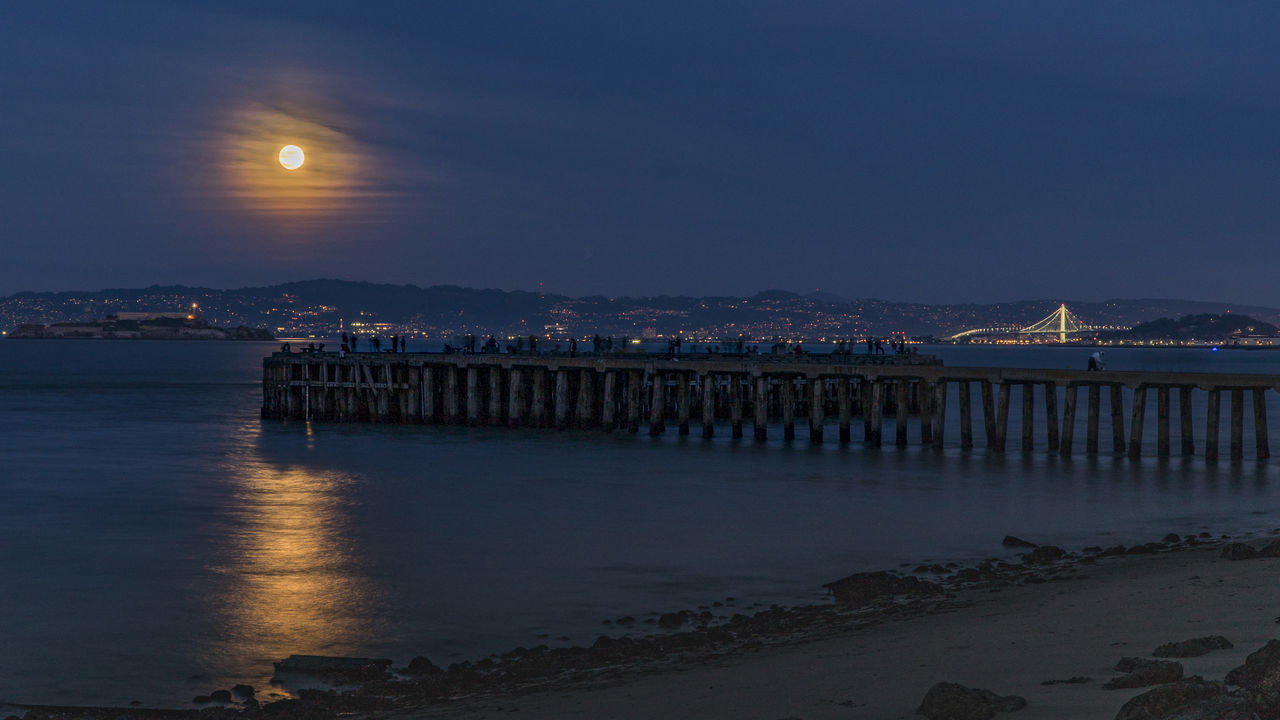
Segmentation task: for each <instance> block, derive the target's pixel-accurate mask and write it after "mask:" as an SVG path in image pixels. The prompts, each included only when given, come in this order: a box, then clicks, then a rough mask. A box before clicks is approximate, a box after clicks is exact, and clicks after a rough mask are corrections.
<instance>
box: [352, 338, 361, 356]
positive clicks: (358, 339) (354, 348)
mask: <svg viewBox="0 0 1280 720" xmlns="http://www.w3.org/2000/svg"><path fill="white" fill-rule="evenodd" d="M359 342H360V336H359V335H356V334H355V333H351V352H358V349H357V348H356V345H357V344H358V343H359Z"/></svg>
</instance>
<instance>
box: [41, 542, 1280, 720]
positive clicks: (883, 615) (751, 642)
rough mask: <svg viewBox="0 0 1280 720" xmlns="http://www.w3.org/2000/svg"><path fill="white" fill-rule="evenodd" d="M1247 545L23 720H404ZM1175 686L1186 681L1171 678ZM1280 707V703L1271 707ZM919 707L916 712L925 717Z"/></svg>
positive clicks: (931, 568) (977, 573) (368, 666)
mask: <svg viewBox="0 0 1280 720" xmlns="http://www.w3.org/2000/svg"><path fill="white" fill-rule="evenodd" d="M1277 533H1280V531H1272V533H1271V534H1273V535H1274V534H1277ZM1248 540H1249V542H1242V539H1241V538H1231V537H1228V536H1218V537H1212V536H1209V534H1208V533H1201V534H1199V535H1197V536H1178V535H1175V534H1170V535H1167V536H1165V537H1164V538H1163V539H1162V540H1161V541H1159V542H1151V543H1145V544H1141V545H1137V546H1132V547H1125V546H1113V547H1108V548H1104V547H1100V546H1095V547H1088V548H1084V549H1082V550H1080V551H1079V552H1068V551H1066V550H1063V549H1062V548H1058V547H1054V546H1037V545H1035V544H1033V543H1029V542H1026V541H1023V540H1019V539H1018V538H1012V537H1006V538H1005V541H1004V544H1005V546H1006V547H1010V548H1018V549H1024V550H1026V552H1025V553H1023V554H1022V555H1021V560H1020V561H1019V562H1010V561H999V560H992V561H987V562H982V563H979V564H977V565H974V566H970V567H958V566H955V565H954V564H951V565H921V566H919V567H916V568H915V570H914V572H912V573H910V574H906V573H896V572H884V571H881V572H868V573H857V574H855V575H851V576H848V577H845V578H841V579H839V580H836V581H833V582H831V583H828V584H827V585H826V586H825V587H826V588H827V589H828V590H830V591H831V593H832V595H833V597H834V602H833V603H831V604H822V605H804V606H797V607H781V606H773V607H770V608H768V609H765V610H761V611H759V612H756V613H753V614H750V615H748V614H742V613H738V614H734V615H732V616H728V617H725V616H723V615H716V614H715V613H716V612H724V611H725V610H724V608H723V605H722V606H721V607H717V608H714V611H715V612H713V611H712V609H710V608H708V609H701V610H699V611H694V610H686V611H682V612H678V613H668V614H666V615H663V616H661V617H660V618H659V619H658V625H659V626H660V627H663V628H665V629H672V628H680V627H686V626H687V627H688V628H689V629H687V630H683V631H678V632H671V633H666V634H655V635H646V636H642V637H631V636H628V635H623V636H620V637H618V636H607V635H601V636H600V637H599V638H597V640H596V641H595V642H594V643H592V644H591V645H590V646H586V647H564V648H548V647H546V646H537V647H533V648H524V647H520V648H516V649H514V650H511V651H509V652H507V653H505V654H502V655H500V656H497V657H490V658H486V659H483V660H480V661H476V662H462V663H456V664H453V665H450V666H448V667H444V668H442V667H438V666H436V665H435V664H434V663H432V662H431V661H429V660H428V659H426V658H423V657H418V658H414V659H413V660H412V661H411V662H409V663H408V664H407V665H406V666H405V667H403V668H396V669H394V670H393V669H392V668H390V665H391V663H390V661H383V660H372V659H354V658H346V659H341V658H330V659H325V658H318V659H314V662H313V661H308V660H305V659H304V660H303V662H311V663H312V664H311V665H310V666H309V668H308V667H303V668H302V672H305V673H309V674H311V675H313V676H319V677H323V678H324V680H325V681H326V682H327V683H329V684H330V685H331V687H332V689H326V690H314V689H313V690H299V691H296V692H295V693H293V694H294V695H295V696H296V697H295V698H292V699H287V700H278V701H275V702H269V703H263V704H259V703H258V701H257V700H256V699H254V691H253V689H252V688H249V687H247V686H237V687H235V688H231V689H225V690H220V691H215V692H211V693H210V695H208V696H202V697H198V698H195V699H194V700H195V701H197V702H199V703H201V704H206V703H214V704H213V705H212V706H208V707H202V708H198V709H196V708H193V709H185V710H183V709H175V710H159V709H145V708H78V707H53V706H31V707H24V709H25V710H26V715H25V716H26V718H27V720H55V719H58V720H64V719H65V720H72V719H86V720H87V719H93V720H97V719H98V718H102V719H104V720H105V719H107V718H110V719H111V720H122V719H127V718H139V719H142V718H210V719H215V718H227V719H228V720H230V719H231V718H249V719H252V718H258V717H263V718H284V719H288V718H322V717H336V716H343V717H357V718H358V717H380V716H387V715H401V714H405V713H409V712H413V711H416V710H423V709H427V708H436V707H448V706H450V705H456V704H461V703H465V702H470V701H474V700H476V699H479V698H498V697H505V696H518V695H521V694H526V693H530V692H538V691H545V690H570V689H574V688H582V687H598V686H600V685H601V684H609V683H618V682H621V681H623V680H626V679H628V678H635V677H639V676H643V675H650V674H655V673H661V672H663V671H665V670H670V669H675V668H681V667H687V666H689V665H691V664H698V663H705V662H707V661H710V660H713V659H716V658H721V657H731V656H739V655H743V654H747V653H752V652H755V651H759V650H761V649H763V648H766V647H770V646H784V645H797V644H803V643H806V642H810V641H817V640H823V639H829V638H832V637H838V636H841V635H847V634H850V633H854V632H857V631H859V630H863V629H865V628H868V627H871V626H874V625H879V624H883V623H888V622H893V621H897V620H907V619H911V618H919V617H921V616H925V615H931V614H938V613H948V612H952V611H955V610H959V609H962V608H965V607H969V606H970V605H971V604H972V602H971V601H970V600H967V599H965V596H966V595H968V596H970V597H972V595H973V593H974V592H984V593H998V592H1001V591H1003V590H1005V589H1009V588H1014V587H1018V586H1031V585H1039V584H1045V583H1062V582H1069V581H1071V580H1073V579H1077V578H1085V577H1087V572H1088V570H1089V569H1090V568H1091V567H1094V566H1096V565H1098V564H1099V563H1106V562H1108V561H1110V560H1111V559H1115V558H1123V557H1129V556H1135V555H1152V554H1158V553H1171V552H1180V551H1181V552H1185V551H1189V550H1205V549H1208V548H1215V549H1218V550H1219V553H1220V555H1221V557H1223V558H1226V559H1228V560H1242V559H1252V558H1258V557H1280V540H1275V541H1273V542H1270V543H1263V542H1260V538H1259V537H1253V538H1251V539H1248ZM620 620H625V619H620ZM622 625H623V626H625V625H626V623H625V622H624V623H622ZM1278 657H1280V655H1278ZM291 661H294V662H297V661H295V659H294V658H290V659H289V660H286V661H282V662H281V663H277V666H278V669H280V670H286V669H288V670H294V671H297V670H298V669H299V668H298V667H297V666H296V665H295V666H292V667H291V666H290V665H289V664H288V663H290V662H291ZM1155 662H1160V661H1155ZM282 665H283V666H284V667H281V666H282ZM1138 665H1142V663H1138V662H1137V661H1135V662H1134V663H1133V666H1134V667H1135V668H1137V667H1138ZM1141 669H1142V671H1143V672H1150V673H1152V676H1153V677H1157V678H1162V679H1169V678H1171V675H1169V668H1168V666H1156V667H1155V669H1154V670H1153V669H1152V668H1151V667H1148V666H1146V665H1143V667H1142V668H1141ZM1162 673H1163V674H1162ZM1172 680H1174V681H1178V682H1183V681H1182V680H1181V679H1180V676H1179V678H1173V679H1172ZM1089 681H1091V679H1089V678H1072V679H1069V680H1061V681H1054V682H1062V683H1075V682H1089ZM1186 682H1190V681H1189V680H1188V681H1186ZM1130 687H1136V686H1130ZM1162 687H1163V686H1162ZM926 690H929V689H928V688H921V691H920V692H921V694H924V693H925V691H926ZM976 692H979V693H982V692H989V691H976ZM1198 692H1199V693H1200V695H1204V696H1205V697H1208V696H1209V695H1211V694H1212V693H1209V692H1207V691H1203V689H1200V690H1199V691H1198ZM1224 692H1225V690H1224ZM943 694H944V695H947V693H943ZM953 694H954V693H953ZM1193 694H1194V693H1193ZM948 696H949V695H948ZM1213 697H1218V695H1213ZM1277 705H1278V706H1280V701H1278V702H1277ZM923 710H924V708H923V706H922V709H921V712H922V713H923ZM938 717H948V716H947V715H938ZM1133 717H1140V716H1138V715H1135V716H1133ZM1153 717H1159V716H1153ZM1205 717H1206V718H1207V717H1210V716H1207V715H1206V716H1205Z"/></svg>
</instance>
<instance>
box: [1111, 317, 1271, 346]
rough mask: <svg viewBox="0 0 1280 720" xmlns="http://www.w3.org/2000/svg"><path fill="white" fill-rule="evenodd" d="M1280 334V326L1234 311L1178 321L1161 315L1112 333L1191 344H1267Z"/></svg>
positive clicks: (1179, 319) (1115, 336) (1124, 338)
mask: <svg viewBox="0 0 1280 720" xmlns="http://www.w3.org/2000/svg"><path fill="white" fill-rule="evenodd" d="M1277 336H1280V328H1277V327H1276V326H1275V325H1272V324H1271V323H1269V322H1263V321H1262V320H1257V319H1255V318H1252V317H1249V316H1248V315H1238V314H1232V313H1219V314H1211V313H1206V314H1201V315H1184V316H1182V317H1180V318H1178V319H1177V320H1174V319H1173V318H1160V319H1158V320H1151V321H1149V322H1144V323H1139V324H1137V325H1135V326H1133V328H1131V329H1129V330H1125V331H1122V332H1116V333H1111V334H1110V337H1114V338H1116V339H1123V340H1148V341H1150V340H1175V341H1179V342H1187V343H1197V342H1198V343H1212V344H1220V343H1225V344H1232V343H1235V344H1250V345H1254V344H1266V345H1270V344H1271V343H1270V342H1262V341H1267V340H1272V339H1275V338H1276V337H1277Z"/></svg>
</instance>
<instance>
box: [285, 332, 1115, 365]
mask: <svg viewBox="0 0 1280 720" xmlns="http://www.w3.org/2000/svg"><path fill="white" fill-rule="evenodd" d="M341 338H342V344H341V346H340V353H341V354H342V355H343V356H344V357H345V356H346V354H347V353H355V352H362V351H363V352H375V353H377V352H388V353H403V352H406V347H407V343H406V340H405V337H404V336H403V335H391V336H390V337H389V338H388V340H387V342H386V344H385V346H384V343H383V339H382V338H381V337H379V336H378V335H369V336H368V337H361V336H360V335H358V334H356V333H345V332H344V333H342V335H341ZM479 340H480V338H479V337H477V336H476V335H475V334H473V333H467V334H466V335H465V336H463V338H462V341H461V342H460V343H459V344H457V345H455V344H453V343H449V342H446V343H444V346H443V348H442V351H443V354H445V355H453V354H461V355H475V354H484V355H497V354H503V353H505V354H507V355H539V354H553V355H559V354H562V353H567V354H568V355H569V357H577V356H578V353H579V345H578V340H577V339H576V338H571V339H570V340H569V341H568V343H567V347H566V344H563V343H554V344H553V345H552V347H551V348H550V349H548V350H539V347H538V344H539V339H538V336H537V335H528V336H516V337H514V338H509V339H508V342H507V343H506V344H505V345H502V344H500V343H499V341H498V338H497V336H496V335H492V334H491V335H489V336H488V337H487V338H485V339H484V341H483V342H480V341H479ZM587 342H590V343H591V348H590V350H588V351H586V352H588V353H590V354H592V355H605V354H613V353H618V352H626V351H627V349H628V346H629V345H631V344H632V343H633V341H632V340H631V338H629V337H628V336H626V335H623V336H622V337H621V338H619V339H617V340H615V339H614V337H613V336H612V335H610V336H602V335H600V334H598V333H597V334H596V335H594V336H592V338H591V339H590V340H589V341H587ZM636 342H637V343H638V341H636ZM865 342H866V346H867V350H866V355H868V356H876V355H885V354H886V352H885V343H886V342H887V343H888V346H889V348H890V350H891V351H892V353H893V354H895V355H909V354H912V353H914V352H915V348H909V347H908V346H907V342H906V339H905V338H902V339H896V338H894V337H890V338H888V340H887V341H886V340H882V339H880V338H875V337H867V338H866V340H865ZM857 344H858V343H857V342H855V341H853V340H840V341H838V342H837V343H836V345H835V348H834V349H832V350H831V351H829V352H828V353H824V354H829V355H834V356H852V355H855V354H856V353H855V351H854V347H855V346H856V345H857ZM699 347H703V348H704V350H703V352H705V353H706V354H713V355H725V356H737V357H749V356H755V355H759V354H760V346H759V345H748V344H746V343H745V342H744V341H742V340H734V341H729V342H724V343H719V344H714V345H704V346H698V345H693V344H686V343H685V341H684V340H683V339H682V338H679V337H676V338H672V339H670V340H668V341H667V348H666V355H667V357H680V356H683V355H693V354H698V353H699ZM365 348H367V350H366V349H365ZM281 350H282V351H283V352H291V348H290V346H289V344H288V343H285V344H284V346H283V347H282V348H281ZM323 350H324V345H323V344H322V345H320V346H319V347H317V346H316V344H315V343H311V344H310V346H309V347H308V348H306V349H304V350H303V352H308V351H310V352H322V351H323ZM769 353H770V354H771V355H773V356H791V355H794V356H796V357H802V356H806V355H809V354H810V351H809V350H806V349H805V347H804V345H803V344H802V343H796V344H794V345H792V344H790V343H787V342H785V341H781V340H780V341H778V342H776V343H774V344H773V345H772V346H770V348H769ZM1090 365H1091V367H1090V369H1091V370H1092V369H1095V368H1094V367H1093V361H1092V359H1091V362H1090ZM1097 369H1101V363H1100V362H1099V363H1098V364H1097Z"/></svg>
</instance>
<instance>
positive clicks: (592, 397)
mask: <svg viewBox="0 0 1280 720" xmlns="http://www.w3.org/2000/svg"><path fill="white" fill-rule="evenodd" d="M975 387H976V390H977V394H978V402H977V405H978V408H979V412H980V413H981V425H980V426H979V431H978V432H977V433H975V431H974V414H975V412H974V407H973V406H974V404H975V403H974V398H973V394H974V390H975ZM1275 389H1280V376H1278V375H1248V374H1229V373H1220V374H1206V373H1180V372H1131V371H1097V372H1094V371H1077V370H1051V369H1009V368H982V367H944V366H943V365H942V364H940V363H938V362H936V361H935V360H933V359H932V358H930V357H928V356H915V355H906V356H901V355H888V356H866V355H853V356H848V355H844V356H831V357H828V356H808V357H804V358H799V359H797V358H779V357H774V356H742V357H734V356H717V355H700V356H697V359H696V360H693V359H692V358H689V357H676V358H673V357H663V356H650V355H639V354H636V355H625V354H624V355H608V356H587V357H568V356H563V355H506V354H501V355H483V354H481V355H457V354H454V355H441V354H430V353H405V354H401V353H353V354H349V355H347V356H346V357H339V356H338V355H337V354H336V353H275V354H273V355H271V356H270V357H268V358H266V359H265V360H264V361H263V404H262V415H263V417H264V418H274V419H285V420H313V421H321V422H380V423H424V424H453V425H504V426H507V427H511V428H521V427H549V428H560V429H565V428H577V429H586V430H600V431H606V432H608V431H613V430H623V431H629V432H639V431H640V430H641V429H642V428H643V429H647V431H648V432H649V433H650V434H652V435H658V434H662V433H664V432H666V430H667V427H668V424H672V425H674V426H675V427H676V431H677V432H679V433H680V434H682V435H685V434H689V433H690V432H691V427H693V426H694V425H695V424H696V425H700V432H701V435H702V436H703V437H713V436H714V435H715V434H716V433H717V432H723V431H724V430H726V429H727V430H728V432H729V433H730V435H731V436H732V437H734V438H739V437H743V433H744V425H745V424H747V423H750V425H751V432H752V435H753V437H754V438H755V439H757V440H765V439H767V438H768V435H769V432H770V430H771V429H773V430H777V429H780V430H781V432H782V436H783V438H784V439H786V440H793V439H795V437H796V427H795V426H796V422H797V420H801V421H805V420H807V425H808V438H809V440H810V441H811V442H814V443H821V442H823V441H824V439H825V431H826V429H827V425H828V423H829V420H834V421H835V423H834V425H835V427H836V429H837V432H838V438H839V441H840V442H851V441H852V440H853V427H854V422H853V420H854V418H858V419H859V420H860V421H861V423H860V424H861V425H862V429H861V433H860V435H861V441H862V442H865V443H868V444H870V445H873V446H880V445H882V444H883V443H885V442H886V441H887V440H886V437H885V435H886V434H887V432H891V433H892V442H893V443H894V444H896V445H907V444H909V442H910V437H909V436H910V435H911V433H910V432H909V431H910V430H912V429H914V430H916V431H917V432H918V437H919V442H920V443H921V444H924V445H929V446H933V447H936V448H942V447H943V445H944V441H945V437H944V436H945V434H946V431H947V429H948V425H947V422H946V414H947V410H948V407H947V406H948V404H949V403H951V402H954V403H955V404H954V406H953V411H954V412H956V413H957V414H958V415H959V428H958V431H959V445H960V447H962V448H973V447H974V446H975V439H977V440H980V441H981V446H982V447H985V448H986V449H987V450H989V451H991V452H997V453H1003V452H1005V450H1006V447H1007V445H1008V438H1009V432H1010V425H1011V421H1010V404H1011V396H1012V395H1014V394H1016V395H1017V397H1018V404H1019V405H1020V415H1019V417H1018V418H1015V421H1016V431H1017V433H1018V436H1019V437H1018V439H1019V440H1020V444H1019V447H1020V448H1021V449H1022V450H1023V451H1028V452H1029V451H1033V450H1035V449H1036V448H1037V446H1040V447H1041V448H1042V449H1045V450H1047V451H1049V452H1054V453H1060V454H1062V455H1064V456H1065V455H1070V454H1072V453H1073V452H1075V451H1076V450H1077V448H1078V447H1079V442H1078V440H1077V438H1076V431H1077V427H1078V426H1079V425H1081V424H1082V425H1083V428H1082V429H1083V432H1084V442H1083V451H1084V452H1085V453H1088V454H1097V453H1099V452H1100V451H1101V450H1102V448H1103V447H1106V446H1105V445H1102V444H1101V437H1100V431H1101V426H1102V417H1103V414H1102V406H1103V398H1104V397H1105V398H1106V406H1107V426H1108V429H1109V431H1110V443H1109V452H1112V453H1121V454H1127V455H1130V456H1133V457H1138V456H1140V455H1142V454H1143V452H1144V448H1145V447H1146V446H1145V445H1144V438H1145V437H1146V436H1145V433H1146V432H1147V429H1148V428H1147V426H1148V425H1149V424H1150V423H1149V421H1148V419H1147V417H1146V415H1147V410H1148V406H1149V405H1150V404H1151V402H1150V396H1151V395H1154V396H1155V415H1156V422H1155V428H1154V430H1155V438H1156V443H1155V448H1154V450H1155V454H1156V455H1157V456H1159V457H1168V456H1170V455H1171V454H1172V453H1173V447H1172V445H1171V436H1172V430H1171V419H1172V412H1171V399H1172V392H1171V391H1174V390H1176V391H1177V407H1178V424H1177V429H1178V440H1179V447H1178V454H1180V455H1184V456H1189V455H1194V454H1196V444H1197V443H1196V439H1195V428H1194V426H1195V424H1196V420H1199V421H1201V422H1203V427H1204V439H1203V447H1202V454H1203V456H1204V457H1205V458H1206V459H1209V460H1214V459H1217V458H1218V456H1219V451H1220V448H1219V438H1220V435H1221V427H1220V425H1221V419H1222V418H1221V415H1222V395H1223V393H1227V395H1228V399H1229V401H1230V404H1229V407H1228V412H1229V420H1228V439H1229V445H1228V449H1227V453H1228V455H1229V457H1230V458H1231V459H1233V460H1240V459H1242V458H1243V457H1244V444H1245V443H1244V439H1245V424H1246V423H1245V411H1244V407H1245V398H1246V397H1247V398H1248V399H1249V404H1250V406H1251V417H1250V418H1249V420H1250V423H1249V424H1250V425H1251V426H1252V430H1253V435H1254V442H1253V446H1254V447H1253V449H1254V456H1255V457H1257V458H1259V459H1261V458H1267V457H1269V456H1270V446H1269V439H1268V432H1267V410H1266V398H1267V391H1269V390H1275ZM1082 390H1083V392H1081V391H1082ZM1037 395H1038V396H1039V398H1040V402H1041V404H1042V405H1043V424H1044V431H1043V432H1042V433H1037V432H1036V425H1037V422H1036V416H1037V415H1038V412H1037V408H1036V398H1037ZM1081 395H1083V396H1084V400H1083V407H1081ZM1197 398H1200V399H1197ZM1126 405H1127V406H1128V410H1127V411H1126ZM1201 405H1202V406H1203V408H1204V413H1203V416H1202V417H1201V416H1199V415H1198V414H1193V413H1198V411H1196V410H1194V408H1196V407H1199V406H1201ZM1080 413H1083V416H1084V417H1083V423H1081V422H1080V419H1079V417H1078V416H1079V414H1080ZM1126 416H1127V418H1126ZM726 425H727V428H726V427H725V426H726ZM953 429H954V428H953Z"/></svg>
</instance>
